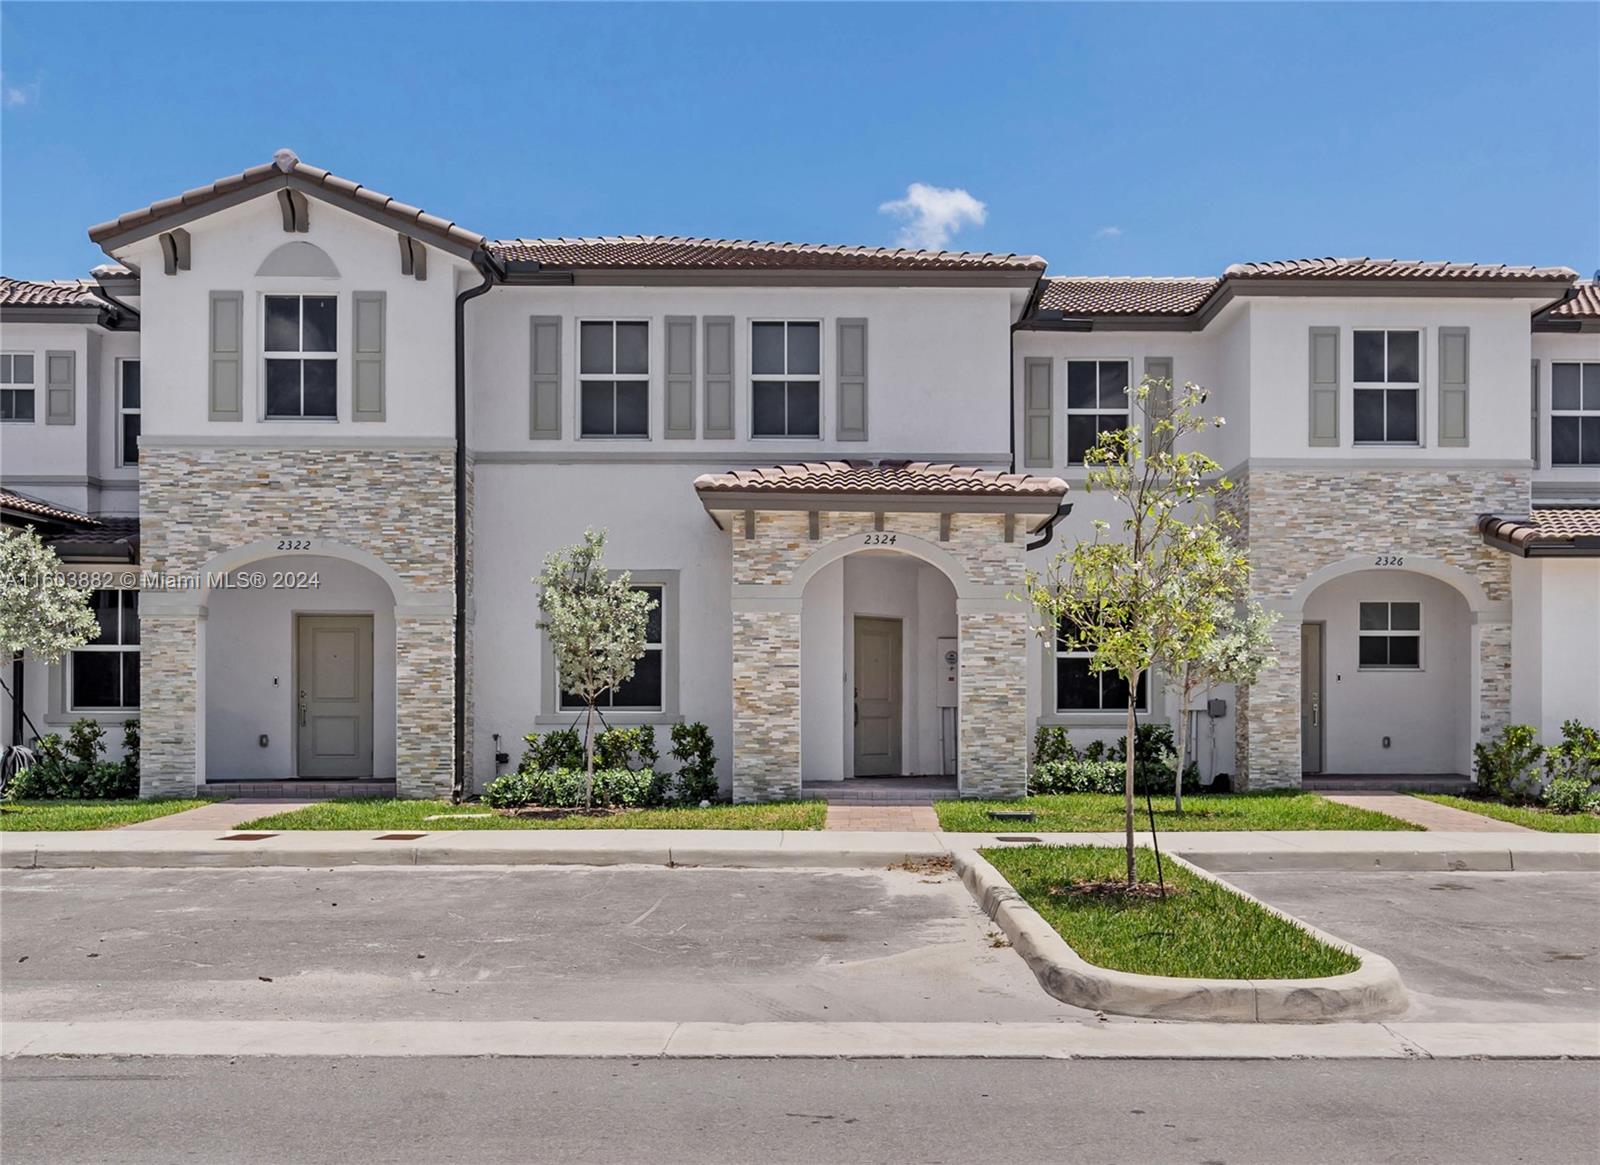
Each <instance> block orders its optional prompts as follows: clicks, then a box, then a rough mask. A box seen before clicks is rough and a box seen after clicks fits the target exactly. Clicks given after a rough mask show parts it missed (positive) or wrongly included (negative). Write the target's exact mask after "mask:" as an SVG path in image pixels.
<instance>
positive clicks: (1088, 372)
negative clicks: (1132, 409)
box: [1067, 360, 1129, 465]
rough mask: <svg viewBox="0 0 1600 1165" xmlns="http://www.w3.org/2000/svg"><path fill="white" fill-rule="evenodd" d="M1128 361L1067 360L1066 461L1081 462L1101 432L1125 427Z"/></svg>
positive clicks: (1126, 425) (1073, 463) (1126, 422)
mask: <svg viewBox="0 0 1600 1165" xmlns="http://www.w3.org/2000/svg"><path fill="white" fill-rule="evenodd" d="M1128 376H1129V373H1128V362H1127V361H1126V360H1068V361H1067V464H1069V465H1082V464H1083V457H1084V454H1086V453H1088V452H1089V450H1091V449H1093V448H1094V445H1095V442H1096V441H1098V440H1099V439H1100V434H1101V433H1110V432H1115V431H1116V430H1117V429H1126V428H1127V427H1128Z"/></svg>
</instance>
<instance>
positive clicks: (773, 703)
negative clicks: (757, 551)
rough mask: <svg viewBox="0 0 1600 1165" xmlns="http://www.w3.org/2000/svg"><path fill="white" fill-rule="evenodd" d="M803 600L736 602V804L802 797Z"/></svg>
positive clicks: (734, 749) (781, 599) (734, 739)
mask: <svg viewBox="0 0 1600 1165" xmlns="http://www.w3.org/2000/svg"><path fill="white" fill-rule="evenodd" d="M800 609H801V600H800V599H799V598H772V599H742V598H735V599H734V600H733V799H734V800H735V801H785V800H794V799H796V798H798V797H799V796H800Z"/></svg>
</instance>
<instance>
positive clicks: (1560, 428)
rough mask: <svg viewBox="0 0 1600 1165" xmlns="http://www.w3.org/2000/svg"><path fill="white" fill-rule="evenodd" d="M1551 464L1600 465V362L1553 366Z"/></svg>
mask: <svg viewBox="0 0 1600 1165" xmlns="http://www.w3.org/2000/svg"><path fill="white" fill-rule="evenodd" d="M1550 464H1551V465H1600V363H1592V364H1591V363H1583V364H1578V363H1571V362H1560V361H1558V362H1556V363H1554V364H1551V365H1550Z"/></svg>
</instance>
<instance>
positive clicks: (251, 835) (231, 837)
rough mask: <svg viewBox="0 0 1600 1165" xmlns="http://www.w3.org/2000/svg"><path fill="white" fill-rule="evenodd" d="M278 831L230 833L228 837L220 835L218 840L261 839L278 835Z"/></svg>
mask: <svg viewBox="0 0 1600 1165" xmlns="http://www.w3.org/2000/svg"><path fill="white" fill-rule="evenodd" d="M277 836H278V835H277V834H276V833H230V834H228V836H227V837H219V838H218V839H217V840H218V841H260V840H261V839H262V838H264V837H277Z"/></svg>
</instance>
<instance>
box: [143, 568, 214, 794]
mask: <svg viewBox="0 0 1600 1165" xmlns="http://www.w3.org/2000/svg"><path fill="white" fill-rule="evenodd" d="M145 607H146V613H144V614H142V615H141V617H140V619H139V704H140V709H139V796H141V797H193V796H194V795H195V791H196V790H197V789H198V788H199V787H200V783H201V779H202V774H203V772H204V756H203V750H204V728H203V725H204V723H205V684H204V679H203V669H204V660H205V653H204V651H203V650H202V646H203V640H202V638H201V635H202V628H203V625H204V620H205V616H204V613H203V611H196V610H190V611H172V612H167V613H159V614H158V613H154V612H151V610H150V609H151V608H156V610H157V611H159V609H160V604H159V601H151V600H150V599H146V600H145Z"/></svg>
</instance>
